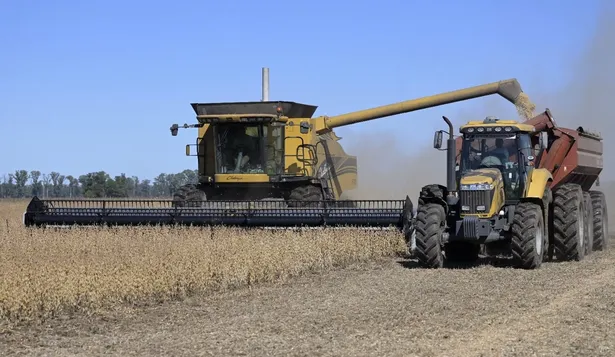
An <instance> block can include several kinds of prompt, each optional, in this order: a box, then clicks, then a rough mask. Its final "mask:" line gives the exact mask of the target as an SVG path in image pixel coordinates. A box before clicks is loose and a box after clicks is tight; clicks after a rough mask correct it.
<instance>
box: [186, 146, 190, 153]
mask: <svg viewBox="0 0 615 357" xmlns="http://www.w3.org/2000/svg"><path fill="white" fill-rule="evenodd" d="M186 156H190V144H188V145H186Z"/></svg>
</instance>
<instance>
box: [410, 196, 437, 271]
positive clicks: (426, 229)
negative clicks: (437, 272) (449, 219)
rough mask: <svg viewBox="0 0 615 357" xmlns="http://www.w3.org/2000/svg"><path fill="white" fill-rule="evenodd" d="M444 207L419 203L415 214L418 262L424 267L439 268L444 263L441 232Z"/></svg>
mask: <svg viewBox="0 0 615 357" xmlns="http://www.w3.org/2000/svg"><path fill="white" fill-rule="evenodd" d="M444 225H445V212H444V207H442V205H439V204H437V203H428V204H425V205H420V206H419V208H418V211H417V214H416V223H415V226H414V228H415V232H416V250H415V255H416V257H417V258H418V261H419V264H420V265H421V266H423V267H426V268H441V267H442V266H443V265H444V257H443V255H442V246H441V244H442V233H443V232H444Z"/></svg>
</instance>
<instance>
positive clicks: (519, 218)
mask: <svg viewBox="0 0 615 357" xmlns="http://www.w3.org/2000/svg"><path fill="white" fill-rule="evenodd" d="M511 232H512V242H511V248H512V256H513V260H514V264H515V267H517V268H521V269H536V268H539V267H540V266H541V264H542V260H543V256H544V253H545V242H544V241H545V239H547V237H545V222H544V212H543V210H542V207H541V206H540V205H539V204H536V203H533V202H521V203H519V204H518V205H517V207H516V208H515V215H514V218H513V222H512V227H511Z"/></svg>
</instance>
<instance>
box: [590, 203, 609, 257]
mask: <svg viewBox="0 0 615 357" xmlns="http://www.w3.org/2000/svg"><path fill="white" fill-rule="evenodd" d="M589 195H590V196H591V198H592V206H593V211H592V222H593V224H594V247H593V248H594V250H606V249H607V248H608V241H609V221H608V220H609V215H608V211H607V209H606V197H605V196H604V193H603V192H600V191H589Z"/></svg>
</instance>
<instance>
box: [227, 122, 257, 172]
mask: <svg viewBox="0 0 615 357" xmlns="http://www.w3.org/2000/svg"><path fill="white" fill-rule="evenodd" d="M246 129H248V128H246V126H244V125H231V126H230V128H229V129H228V136H227V137H228V144H227V146H226V148H227V153H228V156H227V157H232V158H233V164H234V165H235V167H238V168H239V169H240V170H242V169H244V168H245V167H246V165H248V163H249V162H250V159H254V160H255V162H258V137H256V138H254V137H252V136H250V135H248V134H247V133H246ZM239 154H241V155H239ZM238 160H240V161H239V162H238Z"/></svg>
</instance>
